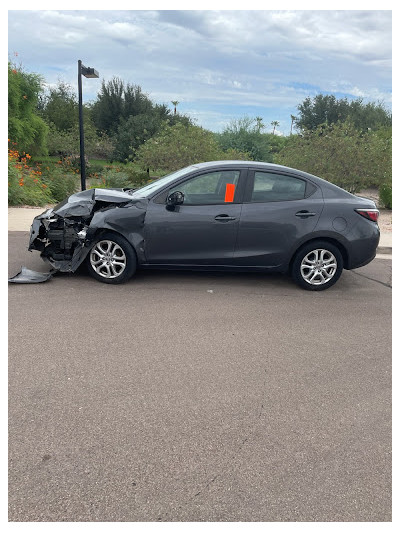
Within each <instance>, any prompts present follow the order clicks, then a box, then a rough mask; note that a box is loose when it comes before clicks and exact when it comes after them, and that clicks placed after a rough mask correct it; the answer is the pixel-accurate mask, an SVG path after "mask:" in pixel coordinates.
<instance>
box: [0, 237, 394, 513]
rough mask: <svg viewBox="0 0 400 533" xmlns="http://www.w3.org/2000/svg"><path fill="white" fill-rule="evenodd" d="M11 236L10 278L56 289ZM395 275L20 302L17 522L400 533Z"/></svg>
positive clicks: (14, 437)
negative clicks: (315, 286)
mask: <svg viewBox="0 0 400 533" xmlns="http://www.w3.org/2000/svg"><path fill="white" fill-rule="evenodd" d="M27 239H28V234H27V233H24V232H11V233H9V275H10V276H12V275H14V274H16V273H17V272H18V271H19V270H20V267H21V265H25V266H27V267H28V268H32V269H37V270H42V271H46V270H48V267H47V266H46V265H45V264H44V263H43V262H42V260H41V259H40V258H39V254H38V253H37V252H35V253H33V254H31V253H29V252H27V251H26V245H27ZM390 285H391V260H390V259H375V260H374V261H373V263H371V264H370V265H368V266H366V267H363V268H361V269H358V270H357V271H352V272H347V271H345V272H344V273H343V275H342V278H341V280H339V282H338V283H337V284H336V285H335V286H334V287H333V288H331V289H329V290H328V291H325V292H322V293H310V292H306V291H303V290H301V289H299V288H297V286H295V285H294V284H293V282H292V281H291V280H290V279H289V278H287V277H285V276H281V275H269V276H266V275H262V274H236V273H235V274H230V273H228V274H224V273H190V272H189V273H172V272H142V273H138V275H137V276H136V277H135V278H133V279H132V280H131V281H130V282H129V283H127V284H125V285H122V286H116V287H112V286H107V285H105V284H101V283H99V282H97V281H95V280H93V279H91V278H90V277H88V276H87V275H85V274H82V273H80V274H75V275H66V274H57V275H56V276H55V277H54V278H53V279H52V280H50V281H48V282H45V283H41V284H34V285H14V284H13V285H10V286H9V460H10V467H9V520H10V521H26V522H32V521H49V522H50V521H120V522H122V521H128V522H129V521H132V522H134V521H142V522H147V521H155V522H157V521H167V522H168V521H170V522H172V521H188V522H202V521H207V522H219V521H230V522H239V521H261V522H264V521H265V522H270V521H291V522H292V521H310V522H314V521H338V522H341V521H346V522H347V521H360V522H361V521H379V522H380V521H390V520H391V287H390Z"/></svg>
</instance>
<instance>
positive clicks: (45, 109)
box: [39, 81, 79, 131]
mask: <svg viewBox="0 0 400 533" xmlns="http://www.w3.org/2000/svg"><path fill="white" fill-rule="evenodd" d="M39 110H40V114H41V116H42V117H43V119H44V120H45V121H46V122H47V124H54V125H55V127H56V128H57V129H58V130H60V131H68V130H70V129H71V128H73V127H74V126H75V125H76V124H78V121H79V110H78V101H77V98H76V95H75V92H74V90H73V89H72V87H71V86H70V85H68V84H67V83H65V82H63V81H59V82H58V84H57V85H56V87H50V88H49V89H48V91H47V93H46V94H44V95H43V96H42V97H41V99H40V101H39Z"/></svg>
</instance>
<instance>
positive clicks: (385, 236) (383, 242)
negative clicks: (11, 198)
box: [8, 207, 392, 254]
mask: <svg viewBox="0 0 400 533" xmlns="http://www.w3.org/2000/svg"><path fill="white" fill-rule="evenodd" d="M43 211H45V208H44V207H9V208H8V231H29V230H30V227H31V224H32V220H33V219H34V218H35V217H36V216H37V215H40V213H43ZM377 253H378V254H391V253H392V232H391V231H384V229H382V227H381V238H380V241H379V246H378V250H377Z"/></svg>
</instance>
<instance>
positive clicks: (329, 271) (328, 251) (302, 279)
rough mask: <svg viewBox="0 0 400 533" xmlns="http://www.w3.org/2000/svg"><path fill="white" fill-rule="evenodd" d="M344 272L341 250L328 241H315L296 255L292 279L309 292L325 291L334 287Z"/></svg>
mask: <svg viewBox="0 0 400 533" xmlns="http://www.w3.org/2000/svg"><path fill="white" fill-rule="evenodd" d="M342 271H343V257H342V254H341V253H340V250H339V249H338V248H337V247H336V246H335V245H334V244H331V243H329V242H327V241H314V242H311V243H309V244H306V245H304V246H303V247H302V248H300V250H299V251H298V252H297V253H296V255H295V256H294V259H293V263H292V270H291V274H292V278H293V280H294V281H295V282H296V283H297V285H299V286H300V287H301V288H303V289H306V290H308V291H324V290H326V289H329V287H332V285H334V284H335V283H336V282H337V280H338V279H339V278H340V276H341V274H342Z"/></svg>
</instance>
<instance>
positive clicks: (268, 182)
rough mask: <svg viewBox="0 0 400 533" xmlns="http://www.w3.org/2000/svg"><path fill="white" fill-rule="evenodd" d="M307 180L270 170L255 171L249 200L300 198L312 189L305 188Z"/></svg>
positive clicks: (268, 200)
mask: <svg viewBox="0 0 400 533" xmlns="http://www.w3.org/2000/svg"><path fill="white" fill-rule="evenodd" d="M306 187H307V182H306V181H305V180H302V179H300V178H295V177H293V176H286V175H283V174H274V173H272V172H259V171H257V172H255V173H254V185H253V191H252V194H251V200H250V201H251V202H283V201H287V200H301V199H303V198H305V197H306V196H309V195H310V194H312V192H314V190H315V189H314V190H312V191H309V190H307V194H306Z"/></svg>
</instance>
